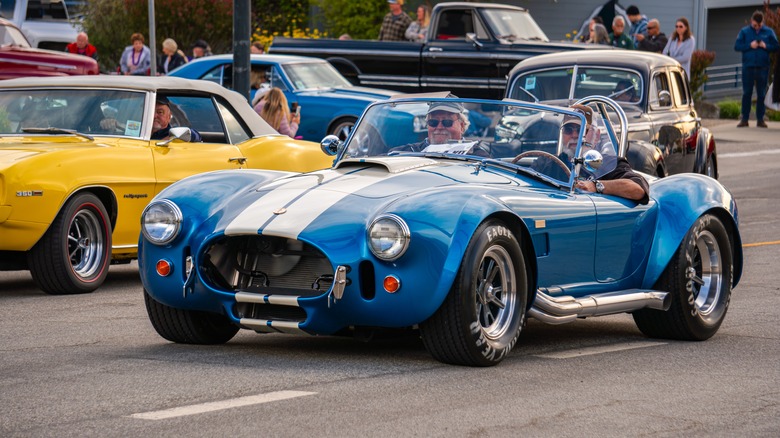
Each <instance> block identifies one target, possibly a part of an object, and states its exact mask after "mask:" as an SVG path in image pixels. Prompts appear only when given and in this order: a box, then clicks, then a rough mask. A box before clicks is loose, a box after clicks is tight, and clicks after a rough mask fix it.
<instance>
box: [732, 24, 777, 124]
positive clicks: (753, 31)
mask: <svg viewBox="0 0 780 438" xmlns="http://www.w3.org/2000/svg"><path fill="white" fill-rule="evenodd" d="M778 48H780V45H778V42H777V35H775V31H773V30H772V29H771V28H769V27H767V26H764V14H763V13H762V12H761V11H756V12H753V16H752V17H751V18H750V25H749V26H745V27H743V28H742V29H741V30H740V31H739V34H738V35H737V41H736V42H735V43H734V50H736V51H738V52H742V120H740V121H739V124H738V125H737V128H744V127H746V126H748V118H749V117H750V106H751V103H752V100H753V87H754V86H755V88H756V126H757V127H759V128H766V127H767V125H766V122H764V112H765V111H766V106H765V103H764V98H765V97H766V86H767V82H768V81H769V65H770V59H769V54H770V53H772V52H775V51H777V49H778ZM775 80H777V79H775Z"/></svg>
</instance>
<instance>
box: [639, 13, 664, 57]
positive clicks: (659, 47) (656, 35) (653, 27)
mask: <svg viewBox="0 0 780 438" xmlns="http://www.w3.org/2000/svg"><path fill="white" fill-rule="evenodd" d="M636 39H637V41H638V43H637V46H636V48H637V49H638V50H644V51H645V52H655V53H661V52H663V50H664V47H666V43H667V42H668V41H669V39H668V38H667V37H666V34H665V33H663V32H661V23H659V22H658V20H656V19H655V18H653V19H652V20H650V21H648V22H647V36H645V35H642V34H638V35H637V36H636Z"/></svg>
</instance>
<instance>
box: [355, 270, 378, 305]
mask: <svg viewBox="0 0 780 438" xmlns="http://www.w3.org/2000/svg"><path fill="white" fill-rule="evenodd" d="M359 269H360V296H362V297H363V299H365V300H373V299H374V297H375V296H376V275H375V274H374V264H373V263H371V262H369V261H363V262H361V263H360V268H359Z"/></svg>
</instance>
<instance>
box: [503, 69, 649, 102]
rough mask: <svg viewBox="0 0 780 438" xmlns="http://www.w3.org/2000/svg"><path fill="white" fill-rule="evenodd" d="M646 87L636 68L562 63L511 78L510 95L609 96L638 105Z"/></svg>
mask: <svg viewBox="0 0 780 438" xmlns="http://www.w3.org/2000/svg"><path fill="white" fill-rule="evenodd" d="M572 80H573V82H574V83H573V84H572ZM644 90H645V86H644V81H643V79H642V75H641V74H639V72H637V71H635V70H626V69H619V68H610V67H587V66H574V67H572V66H563V67H558V68H549V69H544V70H535V71H530V72H526V73H523V74H522V75H519V76H518V77H517V78H516V79H515V80H514V81H513V82H512V85H511V87H510V92H509V97H510V98H511V99H517V100H522V101H525V102H534V101H552V100H571V99H581V98H583V97H587V96H606V97H609V98H611V99H614V100H615V101H617V102H619V103H620V104H621V105H622V104H633V105H639V103H640V102H641V101H642V99H643V98H644ZM535 99H536V100H535Z"/></svg>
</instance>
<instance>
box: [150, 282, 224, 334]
mask: <svg viewBox="0 0 780 438" xmlns="http://www.w3.org/2000/svg"><path fill="white" fill-rule="evenodd" d="M144 301H145V302H146V312H147V313H148V314H149V321H151V323H152V326H153V327H154V329H155V330H156V331H157V333H158V334H159V335H160V336H162V337H163V338H165V339H167V340H169V341H171V342H176V343H180V344H204V345H210V344H224V343H225V342H227V341H229V340H231V339H233V336H235V335H236V333H238V330H239V328H238V327H237V326H235V325H233V324H232V323H231V322H230V320H228V319H227V318H226V317H225V316H223V315H217V314H214V313H207V312H198V311H194V310H184V309H176V308H173V307H170V306H166V305H165V304H162V303H160V302H159V301H157V300H155V299H154V298H152V297H151V296H149V293H148V292H146V290H144Z"/></svg>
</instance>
